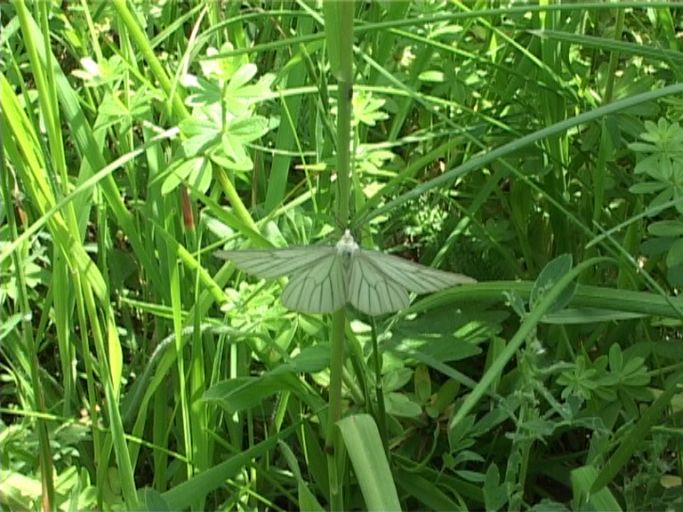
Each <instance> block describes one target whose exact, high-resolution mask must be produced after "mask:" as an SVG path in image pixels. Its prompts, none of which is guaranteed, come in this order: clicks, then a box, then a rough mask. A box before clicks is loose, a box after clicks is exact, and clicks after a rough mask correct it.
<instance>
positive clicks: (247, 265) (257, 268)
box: [214, 246, 336, 279]
mask: <svg viewBox="0 0 683 512" xmlns="http://www.w3.org/2000/svg"><path fill="white" fill-rule="evenodd" d="M214 254H215V255H216V256H218V257H219V258H223V259H225V260H230V261H232V262H233V263H234V264H235V265H236V266H237V268H239V269H240V270H242V271H244V272H246V273H248V274H253V275H255V276H256V277H260V278H262V279H273V278H275V277H282V276H291V275H292V274H295V273H297V272H299V271H301V270H302V269H305V268H306V267H310V266H313V265H315V264H316V263H317V262H319V261H320V260H323V259H325V258H329V257H330V256H334V255H335V254H336V249H335V248H334V247H325V246H320V247H316V246H313V247H290V248H287V249H253V250H244V251H216V252H215V253H214Z"/></svg>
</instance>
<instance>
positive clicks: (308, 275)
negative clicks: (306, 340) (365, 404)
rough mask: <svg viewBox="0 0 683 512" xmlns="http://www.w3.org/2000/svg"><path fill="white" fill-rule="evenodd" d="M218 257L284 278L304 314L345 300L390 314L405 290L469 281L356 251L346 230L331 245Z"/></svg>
mask: <svg viewBox="0 0 683 512" xmlns="http://www.w3.org/2000/svg"><path fill="white" fill-rule="evenodd" d="M217 255H218V256H219V257H222V258H225V259H229V260H232V261H234V262H235V264H236V265H237V267H239V268H240V269H241V270H243V271H245V272H248V273H251V274H254V275H255V276H257V277H261V278H269V279H272V278H276V277H282V276H288V277H289V282H288V283H287V285H286V286H285V289H284V291H283V293H282V302H283V303H284V304H285V306H287V307H288V308H289V309H293V310H295V311H301V312H304V313H331V312H334V311H337V310H338V309H341V308H342V307H344V305H345V304H347V303H351V304H352V305H353V306H354V307H355V308H356V309H358V310H360V311H362V312H364V313H367V314H369V315H380V314H384V313H391V312H394V311H398V310H400V309H404V308H406V307H408V305H410V297H409V295H408V291H409V290H410V291H412V292H416V293H429V292H435V291H437V290H442V289H444V288H448V287H450V286H454V285H456V284H462V283H472V282H474V279H471V278H469V277H467V276H463V275H461V274H452V273H450V272H443V271H441V270H435V269H431V268H429V267H425V266H423V265H419V264H417V263H413V262H412V261H408V260H404V259H402V258H399V257H397V256H392V255H390V254H383V253H381V252H376V251H367V250H365V249H361V248H360V247H359V246H358V244H357V243H356V241H355V240H354V239H353V236H352V235H351V232H350V231H349V230H348V229H347V230H346V231H345V232H344V234H343V235H342V237H341V239H340V240H339V241H338V242H337V243H336V245H334V246H333V247H330V246H317V245H314V246H309V247H291V248H287V249H273V250H247V251H219V252H218V253H217Z"/></svg>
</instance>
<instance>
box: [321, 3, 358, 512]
mask: <svg viewBox="0 0 683 512" xmlns="http://www.w3.org/2000/svg"><path fill="white" fill-rule="evenodd" d="M323 7H324V14H325V34H326V39H327V50H328V55H329V59H330V65H331V69H332V72H333V73H334V75H335V77H336V78H337V82H338V88H337V134H336V135H337V165H336V167H337V197H336V221H337V227H338V228H339V229H340V230H343V229H345V228H346V227H347V226H348V223H349V213H350V212H349V204H350V201H351V112H352V111H351V108H352V102H351V100H352V98H353V37H352V34H353V12H354V3H353V2H352V1H349V2H325V3H324V4H323ZM345 326H346V313H345V310H344V308H342V309H340V310H339V311H337V312H336V313H334V315H333V317H332V336H331V342H332V350H331V359H330V391H329V412H328V419H327V435H326V440H325V444H326V451H327V468H328V474H329V488H330V509H331V510H342V509H343V508H344V499H343V495H342V493H341V489H342V486H341V483H340V481H339V474H338V468H339V464H338V460H339V457H340V456H341V455H342V454H341V453H339V449H341V444H340V443H337V442H335V438H336V423H337V422H338V421H339V419H340V418H341V413H342V410H341V407H342V371H343V369H344V337H345ZM335 447H336V448H337V449H336V450H335Z"/></svg>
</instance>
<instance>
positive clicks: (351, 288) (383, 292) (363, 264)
mask: <svg viewBox="0 0 683 512" xmlns="http://www.w3.org/2000/svg"><path fill="white" fill-rule="evenodd" d="M365 254H366V251H361V250H357V251H354V252H353V254H352V255H351V269H350V271H349V285H348V292H347V298H348V301H349V302H350V303H351V304H353V306H354V307H355V308H356V309H358V310H359V311H362V312H363V313H367V314H368V315H382V314H384V313H393V312H394V311H398V310H400V309H404V308H406V307H408V305H409V304H410V298H409V297H408V292H407V291H406V289H405V287H404V286H402V285H401V284H400V283H398V282H396V281H394V280H393V279H391V278H389V277H388V276H387V275H386V274H384V273H383V272H381V271H380V270H378V268H377V266H376V264H375V263H374V262H373V261H372V260H371V259H369V258H366V257H365Z"/></svg>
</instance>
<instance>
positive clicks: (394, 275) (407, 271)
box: [355, 249, 476, 293]
mask: <svg viewBox="0 0 683 512" xmlns="http://www.w3.org/2000/svg"><path fill="white" fill-rule="evenodd" d="M355 254H357V255H358V256H357V258H360V259H361V260H362V261H364V262H366V263H365V264H364V266H372V267H374V268H375V269H376V271H377V272H379V273H381V274H384V276H386V277H387V278H388V279H389V280H391V281H393V282H394V283H397V284H400V285H401V286H402V287H403V288H405V289H407V290H410V291H411V292H415V293H430V292H436V291H438V290H443V289H444V288H450V287H451V286H455V285H457V284H465V283H475V282H476V280H474V279H472V278H471V277H467V276H465V275H462V274H454V273H452V272H444V271H443V270H436V269H434V268H429V267H425V266H424V265H420V264H419V263H415V262H412V261H408V260H405V259H403V258H399V257H398V256H392V255H391V254H384V253H381V252H377V251H365V250H363V249H360V250H359V251H357V253H355Z"/></svg>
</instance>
